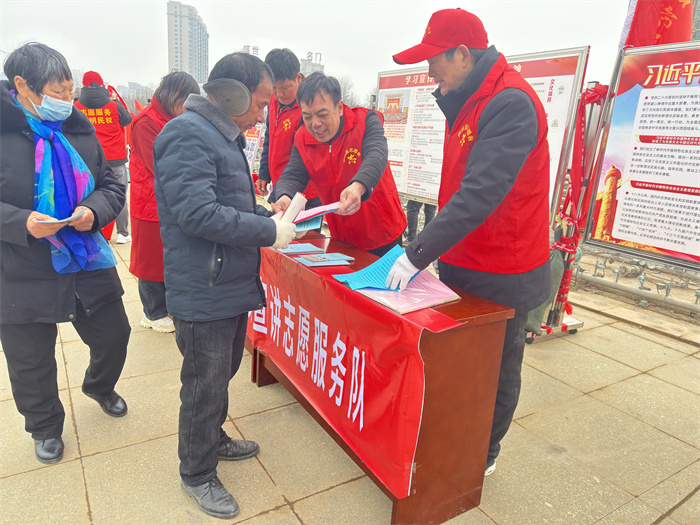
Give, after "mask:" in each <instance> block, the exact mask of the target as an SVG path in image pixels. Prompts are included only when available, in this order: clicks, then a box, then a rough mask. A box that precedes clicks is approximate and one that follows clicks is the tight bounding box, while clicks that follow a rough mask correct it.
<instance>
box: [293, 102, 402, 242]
mask: <svg viewBox="0 0 700 525" xmlns="http://www.w3.org/2000/svg"><path fill="white" fill-rule="evenodd" d="M368 111H370V110H369V109H366V108H352V109H350V108H349V107H348V106H346V105H344V104H343V117H344V123H343V131H342V132H341V134H340V136H339V137H337V138H336V139H335V140H333V142H332V143H331V144H330V145H329V144H327V143H325V142H319V141H318V140H316V139H315V138H314V137H313V136H312V135H311V134H310V133H309V132H308V131H307V129H306V127H302V128H300V129H299V131H298V132H297V134H296V137H295V138H294V145H295V146H296V147H297V149H298V150H299V154H300V155H301V158H302V160H303V161H304V165H305V166H306V169H307V171H308V172H309V175H310V176H311V181H312V182H313V183H314V186H316V189H317V190H318V194H319V196H320V197H321V202H323V203H324V204H330V203H332V202H336V201H338V200H340V193H341V192H342V191H343V190H344V189H345V188H347V187H348V185H349V184H350V181H351V180H352V178H353V177H354V176H355V174H356V173H357V170H358V169H359V168H360V165H361V164H362V139H363V138H364V136H365V119H366V118H367V112H368ZM380 118H381V115H380ZM325 217H326V220H327V221H328V227H329V228H330V230H331V236H332V237H333V238H334V239H338V240H339V241H343V242H345V243H347V244H350V245H352V246H355V247H357V248H360V249H361V250H373V249H375V248H379V247H381V246H385V245H387V244H389V243H390V242H392V241H394V240H396V239H397V238H398V237H399V236H400V235H401V233H402V232H403V231H404V230H405V229H406V214H405V213H404V212H403V209H402V208H401V202H400V201H399V194H398V192H397V191H396V183H395V182H394V176H393V175H392V174H391V169H390V168H389V166H388V165H387V167H386V169H385V170H384V173H383V174H382V178H381V179H380V180H379V184H377V186H376V187H375V188H374V192H373V193H372V196H371V197H370V198H369V199H368V200H366V201H364V202H363V203H362V205H361V206H360V210H359V211H358V212H357V213H354V214H353V215H338V214H337V213H329V214H328V215H326V216H325Z"/></svg>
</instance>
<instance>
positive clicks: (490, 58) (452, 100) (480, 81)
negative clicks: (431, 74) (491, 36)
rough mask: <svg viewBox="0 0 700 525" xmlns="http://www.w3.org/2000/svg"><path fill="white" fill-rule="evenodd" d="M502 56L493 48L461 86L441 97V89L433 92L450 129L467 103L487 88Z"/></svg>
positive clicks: (475, 66) (480, 60)
mask: <svg viewBox="0 0 700 525" xmlns="http://www.w3.org/2000/svg"><path fill="white" fill-rule="evenodd" d="M501 56H502V55H501V54H500V53H499V52H498V51H496V48H495V47H494V46H491V47H490V48H489V49H488V50H487V51H486V53H485V54H484V55H483V56H482V57H481V58H480V59H479V61H478V62H477V63H476V64H475V65H474V69H473V70H472V72H471V73H469V76H468V77H467V78H466V80H465V81H464V82H463V83H462V85H461V86H459V87H458V88H455V89H453V90H451V91H449V92H448V93H447V94H446V95H441V94H440V89H439V88H438V89H437V90H435V92H433V96H434V97H435V98H436V99H437V105H438V106H439V107H440V109H441V110H442V112H443V113H444V115H445V118H446V119H447V124H448V126H449V129H452V125H453V124H454V123H455V120H457V116H458V115H459V113H460V111H462V108H463V107H464V105H465V104H466V103H467V101H468V100H469V99H470V98H472V96H474V95H475V94H477V93H478V92H480V91H481V90H482V89H483V88H484V87H486V86H484V83H485V81H486V78H487V77H488V75H489V73H490V72H491V70H492V69H493V67H494V66H495V65H496V63H497V62H498V60H499V58H501Z"/></svg>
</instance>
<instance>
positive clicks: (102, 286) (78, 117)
mask: <svg viewBox="0 0 700 525" xmlns="http://www.w3.org/2000/svg"><path fill="white" fill-rule="evenodd" d="M4 68H5V74H6V75H7V76H8V78H9V79H10V81H9V82H2V83H1V84H0V188H1V191H0V260H2V264H1V265H0V340H1V341H2V348H3V351H4V354H5V358H6V359H7V365H8V370H9V375H10V382H11V384H12V394H13V397H14V400H15V404H16V405H17V409H18V410H19V412H20V413H21V414H22V415H23V416H24V419H25V428H26V430H27V431H28V432H31V434H32V437H33V438H34V441H35V454H36V457H37V459H38V460H39V461H40V462H42V463H55V462H57V461H60V460H61V458H62V457H63V441H62V438H61V433H62V431H63V423H64V419H65V412H64V410H63V405H62V404H61V401H60V399H59V395H58V384H57V376H56V359H55V354H56V337H57V334H58V329H57V326H56V323H66V322H71V323H73V326H74V327H75V329H76V331H77V332H78V334H79V335H80V338H81V339H82V341H83V342H84V343H85V344H86V345H88V346H89V347H90V364H89V366H88V367H87V370H86V372H85V379H84V380H83V384H82V389H83V392H84V393H85V394H86V395H87V396H88V397H91V398H92V399H95V400H96V401H98V403H99V404H100V406H101V407H102V409H103V410H104V411H105V412H106V413H107V414H108V415H110V416H114V417H119V416H124V415H125V414H126V413H127V406H126V403H125V402H124V400H123V399H122V398H121V396H119V395H118V394H117V393H116V392H115V391H114V386H115V384H116V383H117V381H118V379H119V376H120V375H121V371H122V368H123V366H124V361H125V359H126V350H127V344H128V342H129V334H130V332H131V328H130V327H129V320H128V318H127V316H126V312H125V311H124V304H123V302H122V299H121V297H122V295H123V294H124V290H123V289H122V286H121V282H120V280H119V276H118V274H117V270H116V268H115V267H114V264H115V261H114V258H113V255H112V254H111V250H110V248H109V246H108V245H107V243H106V241H105V240H104V238H102V236H101V234H100V233H98V232H99V231H100V228H101V227H102V226H104V225H105V224H107V223H109V222H111V221H112V220H114V218H115V217H116V216H117V213H118V212H119V210H120V209H121V208H122V206H123V205H124V202H125V200H126V196H125V192H124V186H123V185H122V184H120V183H119V181H117V179H116V178H115V177H114V174H113V173H112V170H111V169H110V168H109V165H108V164H107V161H106V159H105V156H104V153H103V151H102V148H101V147H100V144H99V142H98V141H97V138H96V137H95V130H94V128H93V127H92V125H91V124H90V122H89V121H88V119H87V117H85V116H83V114H82V113H80V111H78V110H77V109H75V108H73V107H71V101H72V95H73V81H72V79H71V70H70V68H69V67H68V64H67V63H66V61H65V58H64V57H63V56H62V55H61V54H60V53H58V52H57V51H56V50H54V49H51V48H49V47H48V46H45V45H43V44H39V43H31V44H26V45H24V46H22V47H21V48H19V49H16V50H15V51H13V52H12V53H10V55H9V56H8V57H7V59H6V61H5V66H4ZM10 90H12V92H11V91H10ZM51 99H53V100H51ZM61 102H63V103H64V105H63V107H64V108H65V111H66V114H65V116H61V115H56V114H52V113H51V112H50V110H49V109H48V108H50V107H51V104H53V105H54V106H56V105H59V104H61ZM59 107H60V106H59ZM39 110H43V111H39ZM42 115H43V116H42ZM30 120H31V122H32V123H31V125H30ZM30 126H35V127H34V128H33V127H30ZM51 126H53V128H51V129H53V130H54V131H53V133H52V136H51V139H53V140H48V139H46V138H43V137H42V135H41V134H40V133H39V132H36V133H35V132H34V129H42V130H45V129H47V128H49V127H51ZM59 133H62V135H63V137H65V140H67V141H68V143H69V144H70V146H71V147H72V148H75V150H76V152H77V154H78V155H79V157H80V159H82V160H79V159H78V164H79V163H80V162H84V163H85V165H86V166H87V168H88V169H89V172H90V173H89V178H90V179H92V181H93V182H94V189H92V191H87V190H86V193H87V195H86V196H84V197H83V198H82V199H81V198H80V197H79V202H77V203H76V206H75V207H73V206H70V208H69V209H70V211H67V215H72V214H73V213H74V212H79V211H82V215H81V217H80V218H79V219H77V220H75V221H73V222H70V223H69V224H68V225H66V223H55V224H54V223H52V222H47V223H43V224H42V223H40V222H37V221H39V220H49V221H52V219H58V218H61V219H63V218H65V217H63V216H60V217H52V216H47V215H46V214H45V213H40V212H39V211H37V208H38V207H39V206H38V204H37V203H41V196H40V195H35V160H36V158H37V155H39V154H42V152H43V154H44V159H47V157H46V155H47V154H48V155H51V154H52V153H49V152H48V150H53V149H55V148H56V145H57V144H58V143H62V144H63V142H62V140H61V137H60V136H59ZM35 141H36V142H35ZM38 146H41V147H42V149H41V150H40V149H39V148H38ZM64 166H65V164H64ZM72 167H73V169H72V170H62V171H63V173H64V175H65V177H66V178H65V179H63V178H61V177H60V176H59V175H58V174H57V172H58V169H56V168H54V169H53V171H52V173H51V177H53V178H54V179H53V180H52V182H54V186H55V192H54V197H55V198H54V199H53V202H54V203H55V204H56V210H58V209H59V207H60V201H62V200H67V197H66V193H68V192H67V191H66V190H65V184H63V186H64V187H63V189H62V191H61V189H60V188H61V186H62V184H60V183H59V182H58V181H59V180H60V181H61V182H65V181H66V180H68V183H70V180H71V179H70V177H71V175H72V174H73V171H74V170H75V169H76V166H75V164H74V165H73V166H72ZM66 171H67V172H68V173H65V172H66ZM81 180H83V179H81ZM68 229H72V230H74V232H65V231H64V230H68ZM59 232H60V233H61V234H62V235H63V234H65V235H66V236H68V235H71V234H72V236H73V237H74V238H75V236H77V235H78V234H79V233H80V234H85V236H89V238H90V240H91V241H88V242H91V244H92V246H93V247H95V246H97V247H98V248H99V250H98V252H94V255H95V256H97V255H98V253H99V254H102V255H104V252H103V251H102V250H104V251H105V252H109V253H108V254H106V255H105V258H106V259H111V260H110V261H109V262H107V263H104V264H102V265H101V266H100V267H99V268H97V269H91V268H90V266H89V265H88V264H85V263H82V264H81V267H82V268H83V269H78V268H72V269H68V270H67V269H66V268H65V267H61V266H60V265H59V268H60V271H59V269H56V264H55V261H54V252H57V251H59V250H55V249H54V244H53V243H58V242H59V241H58V240H57V234H58V233H59ZM76 232H78V233H76ZM48 239H51V244H50V243H49V241H48ZM100 244H101V246H100ZM69 250H70V249H69ZM110 265H111V267H109V266H110ZM5 453H9V451H5Z"/></svg>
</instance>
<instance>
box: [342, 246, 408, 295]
mask: <svg viewBox="0 0 700 525" xmlns="http://www.w3.org/2000/svg"><path fill="white" fill-rule="evenodd" d="M404 253H405V251H404V249H403V248H401V246H394V247H393V248H392V249H391V250H389V251H388V252H387V253H386V254H384V256H382V258H381V259H379V260H378V261H375V262H373V263H372V264H370V265H369V266H367V267H366V268H363V269H362V270H360V271H358V272H353V273H344V274H339V275H334V276H333V277H334V278H335V279H337V280H338V281H340V282H341V283H347V284H348V286H350V289H351V290H359V289H360V288H379V289H380V290H388V289H389V288H387V287H386V278H387V277H388V276H389V270H391V267H392V266H393V265H394V263H395V262H396V259H398V258H399V257H400V256H401V255H402V254H404Z"/></svg>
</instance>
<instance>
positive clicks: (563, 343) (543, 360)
mask: <svg viewBox="0 0 700 525" xmlns="http://www.w3.org/2000/svg"><path fill="white" fill-rule="evenodd" d="M596 330H597V329H596ZM592 331H595V330H592ZM589 333H590V332H581V333H580V334H576V335H574V336H572V338H569V339H551V340H549V341H543V342H542V343H540V344H537V345H530V346H528V347H527V348H526V349H525V359H524V362H525V363H526V364H528V365H530V366H531V367H533V368H535V369H537V370H539V371H540V372H543V373H545V374H547V375H549V376H551V377H553V378H555V379H558V380H559V381H561V382H563V383H565V384H567V385H569V386H571V387H573V388H575V389H577V390H580V391H581V392H591V391H593V390H597V389H599V388H602V387H604V386H607V385H610V384H612V383H616V382H617V381H621V380H622V379H626V378H628V377H631V376H634V375H637V374H638V373H639V372H638V371H637V370H635V369H633V368H630V367H628V366H625V365H623V364H621V363H618V362H616V361H613V360H612V359H609V358H607V357H605V356H602V355H600V354H597V353H596V352H592V351H591V350H588V349H586V348H584V347H582V346H580V345H579V344H574V343H572V342H571V340H572V339H573V338H576V340H577V342H578V341H579V339H583V338H586V337H587V336H588V334H589Z"/></svg>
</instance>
